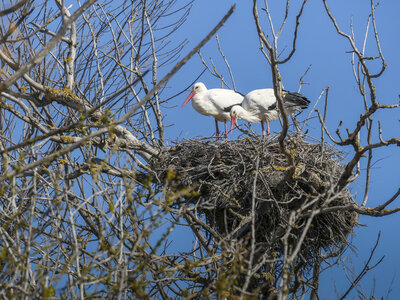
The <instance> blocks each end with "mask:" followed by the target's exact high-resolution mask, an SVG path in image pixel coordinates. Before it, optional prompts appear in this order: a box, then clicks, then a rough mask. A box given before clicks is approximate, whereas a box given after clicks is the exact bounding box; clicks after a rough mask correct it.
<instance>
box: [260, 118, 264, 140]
mask: <svg viewBox="0 0 400 300" xmlns="http://www.w3.org/2000/svg"><path fill="white" fill-rule="evenodd" d="M261 128H262V137H263V139H264V138H265V129H264V122H263V121H261Z"/></svg>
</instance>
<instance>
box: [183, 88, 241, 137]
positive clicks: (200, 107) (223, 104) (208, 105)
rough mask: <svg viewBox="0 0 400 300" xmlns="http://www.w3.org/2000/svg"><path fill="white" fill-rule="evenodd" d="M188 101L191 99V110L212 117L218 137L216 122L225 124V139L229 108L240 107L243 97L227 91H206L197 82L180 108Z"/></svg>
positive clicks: (229, 117) (229, 116)
mask: <svg viewBox="0 0 400 300" xmlns="http://www.w3.org/2000/svg"><path fill="white" fill-rule="evenodd" d="M190 99H192V106H193V108H194V109H195V110H196V111H197V112H198V113H200V114H202V115H205V116H212V117H214V119H215V128H216V134H217V136H219V129H218V121H220V122H224V123H225V139H226V138H227V137H228V131H227V128H226V121H229V120H230V119H231V115H230V110H231V107H232V106H233V105H240V103H241V102H242V101H243V95H241V94H239V93H237V92H235V91H233V90H228V89H210V90H208V89H207V88H206V86H205V85H204V83H202V82H197V83H195V84H194V85H193V89H192V92H191V93H190V94H189V96H188V97H187V98H186V100H185V102H184V103H183V105H182V107H184V106H185V105H186V104H187V103H188V102H189V101H190ZM217 139H218V138H217Z"/></svg>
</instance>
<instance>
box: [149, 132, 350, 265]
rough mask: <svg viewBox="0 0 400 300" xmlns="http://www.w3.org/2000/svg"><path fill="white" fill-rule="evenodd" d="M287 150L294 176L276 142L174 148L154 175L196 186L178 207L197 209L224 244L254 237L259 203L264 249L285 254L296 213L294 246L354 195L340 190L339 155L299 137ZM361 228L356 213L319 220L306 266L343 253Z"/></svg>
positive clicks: (306, 244) (178, 186)
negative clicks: (329, 254)
mask: <svg viewBox="0 0 400 300" xmlns="http://www.w3.org/2000/svg"><path fill="white" fill-rule="evenodd" d="M287 148H288V150H289V151H290V153H291V154H292V156H293V157H294V161H295V172H294V174H293V172H291V170H293V168H292V169H291V168H290V165H289V163H288V159H287V158H286V156H285V155H283V154H282V153H281V151H280V147H279V143H278V142H277V141H276V139H275V138H273V137H271V138H269V139H268V140H266V141H262V140H252V139H249V138H246V139H241V140H235V141H226V142H220V143H214V142H210V141H199V140H187V141H184V142H181V143H178V144H176V145H173V146H170V147H169V148H167V149H166V150H165V151H164V152H163V154H162V155H161V157H160V158H159V159H157V161H153V162H152V164H153V168H152V169H153V170H154V171H155V172H156V173H157V177H158V178H159V179H161V180H164V182H163V184H164V185H165V184H166V182H168V183H167V184H168V185H169V186H170V187H171V188H172V189H173V190H174V191H180V190H181V191H182V190H188V188H189V190H190V191H191V192H188V193H187V195H186V196H185V197H183V198H182V201H181V202H179V203H175V205H190V206H191V207H196V209H197V212H198V213H199V215H203V216H205V220H206V223H207V224H208V225H209V226H211V227H212V228H213V229H214V230H215V231H217V232H218V233H219V234H220V235H221V236H222V237H224V238H235V239H242V240H245V239H246V238H248V237H249V235H250V232H251V228H252V222H251V218H250V216H251V212H252V207H253V205H254V208H255V209H254V211H255V222H254V224H255V227H254V228H255V236H256V241H257V246H258V248H259V249H260V246H261V248H264V251H267V252H269V253H278V254H282V253H283V242H282V237H283V236H284V234H285V233H286V232H287V230H288V228H289V227H288V225H289V224H290V218H291V215H292V219H293V216H295V223H294V224H292V227H290V235H289V238H288V240H286V241H287V242H286V244H288V243H290V244H292V245H295V244H296V242H297V241H298V240H299V238H300V236H301V234H302V233H303V231H304V230H303V229H304V228H305V226H306V222H307V220H308V218H309V216H310V214H311V213H312V211H313V210H314V211H315V210H316V209H320V208H327V207H338V206H346V205H349V204H351V203H353V199H352V197H351V195H350V193H349V192H348V190H347V189H344V190H341V191H340V192H334V189H333V187H334V184H335V183H336V182H337V180H338V179H339V177H340V175H341V172H342V171H343V166H342V160H343V158H342V157H341V155H340V153H339V152H338V151H337V150H335V149H334V148H332V147H329V146H328V145H323V146H322V145H321V144H314V143H311V142H308V141H306V140H304V138H303V137H291V139H290V141H289V142H287ZM290 174H291V175H290ZM293 212H296V214H295V215H293ZM292 223H293V222H292ZM356 224H357V216H356V214H355V213H354V212H351V211H348V210H340V209H338V210H332V211H331V212H326V213H321V214H317V215H316V216H314V218H313V219H312V223H311V225H310V226H309V228H308V231H307V234H306V236H305V239H304V241H303V244H302V247H301V250H300V257H301V259H302V260H303V262H304V261H307V262H311V261H312V260H313V259H314V258H315V256H316V255H318V253H320V251H321V250H325V251H333V250H337V249H338V248H342V246H344V245H345V244H346V240H347V236H348V234H349V233H350V232H351V231H352V228H353V227H354V226H355V225H356ZM293 225H294V226H293Z"/></svg>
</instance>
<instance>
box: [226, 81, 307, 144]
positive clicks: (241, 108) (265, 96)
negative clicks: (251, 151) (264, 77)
mask: <svg viewBox="0 0 400 300" xmlns="http://www.w3.org/2000/svg"><path fill="white" fill-rule="evenodd" d="M308 104H310V101H309V100H308V99H307V98H306V97H304V96H302V95H301V94H299V93H291V92H287V91H283V105H284V106H285V108H286V111H287V112H288V113H290V114H291V113H293V112H294V111H296V110H301V109H303V108H307V106H308ZM230 115H231V133H232V130H233V127H234V126H235V123H236V120H237V119H243V120H245V121H247V122H250V123H255V122H261V127H262V136H263V138H264V137H265V129H264V122H266V123H267V134H269V121H273V120H276V119H278V118H279V112H278V103H277V100H276V97H275V94H274V89H260V90H254V91H251V92H250V93H248V94H247V95H246V96H245V97H244V99H243V101H242V103H241V104H238V105H234V106H232V108H231V111H230Z"/></svg>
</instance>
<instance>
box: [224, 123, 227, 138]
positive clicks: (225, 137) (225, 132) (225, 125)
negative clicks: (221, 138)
mask: <svg viewBox="0 0 400 300" xmlns="http://www.w3.org/2000/svg"><path fill="white" fill-rule="evenodd" d="M224 123H225V140H226V141H227V140H228V129H227V128H226V120H225V121H224Z"/></svg>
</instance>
